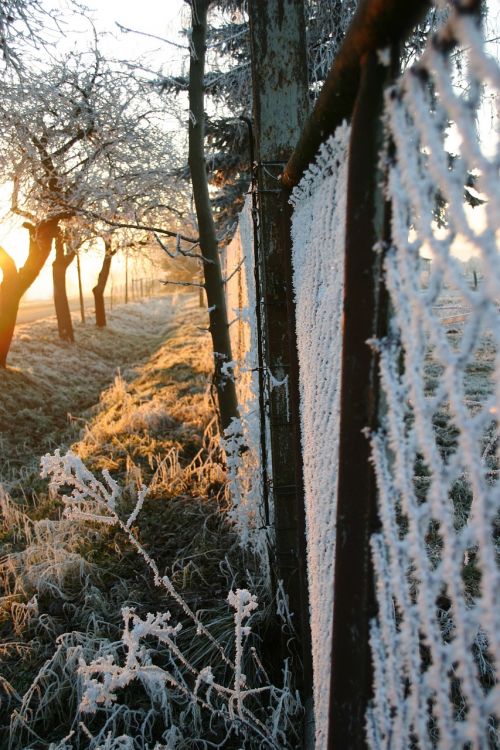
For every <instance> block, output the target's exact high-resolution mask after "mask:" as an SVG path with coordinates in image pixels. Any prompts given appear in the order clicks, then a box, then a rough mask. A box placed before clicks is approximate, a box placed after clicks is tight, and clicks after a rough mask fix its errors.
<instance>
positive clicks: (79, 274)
mask: <svg viewBox="0 0 500 750" xmlns="http://www.w3.org/2000/svg"><path fill="white" fill-rule="evenodd" d="M76 268H77V271H78V296H79V298H80V317H81V320H82V324H83V325H85V304H84V301H83V288H82V271H81V268H80V253H77V254H76Z"/></svg>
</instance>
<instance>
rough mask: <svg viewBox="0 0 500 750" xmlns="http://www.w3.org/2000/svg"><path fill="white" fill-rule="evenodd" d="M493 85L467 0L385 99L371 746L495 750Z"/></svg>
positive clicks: (499, 389)
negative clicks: (384, 331)
mask: <svg viewBox="0 0 500 750" xmlns="http://www.w3.org/2000/svg"><path fill="white" fill-rule="evenodd" d="M462 5H464V4H462ZM457 45H458V46H457ZM457 61H458V62H459V63H460V69H457ZM484 85H487V86H488V87H489V89H490V90H491V92H493V93H497V94H498V92H499V90H500V72H499V70H498V67H497V65H496V63H495V62H494V61H493V60H491V59H490V58H488V57H487V56H486V54H485V52H484V48H483V43H482V39H481V34H480V31H479V29H478V26H477V23H476V19H475V17H474V16H473V15H472V14H471V13H469V12H468V11H467V10H466V9H464V8H463V7H461V6H460V4H456V7H455V9H454V10H453V11H451V12H450V15H449V17H448V18H447V20H446V21H445V22H444V23H443V25H442V27H441V28H440V29H439V30H438V32H437V33H436V34H435V35H434V36H433V37H432V39H430V40H429V43H428V45H427V48H426V49H425V51H424V53H423V55H422V57H421V59H420V60H419V61H418V62H417V63H415V64H414V65H413V66H412V67H411V68H409V69H408V70H407V71H406V72H405V74H404V75H403V76H402V77H401V78H400V80H399V81H398V82H397V84H396V85H395V86H394V87H393V88H391V90H390V91H388V92H387V97H386V128H387V137H388V140H389V141H391V142H392V144H393V150H394V158H393V159H392V161H391V163H390V164H389V168H388V187H387V190H388V197H389V198H390V201H391V204H392V211H393V219H392V242H393V246H392V247H391V248H390V249H389V250H388V252H387V256H386V261H385V268H386V283H387V286H388V289H389V293H390V297H391V303H392V307H393V315H392V320H391V332H390V334H389V336H388V337H387V338H386V339H384V340H383V341H378V342H374V345H375V346H376V347H377V348H378V350H379V352H380V374H381V382H382V390H383V393H384V400H385V404H386V409H385V414H384V416H383V418H382V426H381V428H380V429H379V431H378V433H377V434H375V435H373V436H372V446H373V461H374V466H375V471H376V475H377V482H378V492H379V513H380V519H381V526H382V528H381V531H380V533H378V534H377V535H375V536H374V537H373V539H372V549H373V560H374V567H375V574H376V582H377V599H378V607H379V614H378V618H377V621H376V622H374V623H373V624H372V631H371V645H372V654H373V661H374V669H375V680H374V699H373V703H372V705H371V706H370V708H369V711H368V714H367V734H368V741H369V745H370V747H372V748H394V749H396V748H400V749H401V750H403V749H406V748H410V747H411V748H428V747H434V746H439V747H440V748H450V749H451V748H458V747H474V748H488V747H497V746H498V745H497V744H496V743H498V736H497V734H496V730H497V725H498V713H497V712H498V705H499V700H498V698H499V693H498V688H497V687H496V686H495V673H496V665H497V664H498V660H499V657H500V640H499V638H500V612H499V609H498V606H497V604H496V597H497V596H498V591H499V582H500V581H499V568H498V562H497V558H496V554H497V552H498V541H499V539H498V530H499V528H498V520H499V494H500V493H499V484H498V460H497V459H498V456H497V452H496V444H497V437H498V421H497V418H498V404H499V396H500V385H499V383H500V378H499V373H500V358H499V351H500V349H499V343H500V341H499V339H500V325H499V314H498V313H499V308H498V304H499V301H500V256H499V252H498V239H499V235H498V231H499V220H500V193H499V182H498V164H499V160H498V147H497V144H496V138H497V135H496V134H494V135H491V134H490V135H486V134H485V132H484V127H483V132H479V131H478V127H479V130H480V129H481V127H482V126H484V122H481V108H480V107H481V96H480V94H481V89H482V87H483V86H484ZM495 125H496V126H498V120H497V121H496V123H495ZM492 139H494V140H495V147H496V148H495V149H492V148H491V145H492V143H491V141H492Z"/></svg>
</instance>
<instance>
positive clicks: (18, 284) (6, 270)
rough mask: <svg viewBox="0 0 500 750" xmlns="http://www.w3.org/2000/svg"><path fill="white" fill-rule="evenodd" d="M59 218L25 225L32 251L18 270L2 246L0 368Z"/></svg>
mask: <svg viewBox="0 0 500 750" xmlns="http://www.w3.org/2000/svg"><path fill="white" fill-rule="evenodd" d="M57 226H58V219H48V220H47V221H41V222H40V223H39V224H37V225H36V226H33V225H32V224H24V227H25V228H26V229H28V231H29V237H30V239H29V254H28V258H27V260H26V263H25V264H24V266H23V267H22V268H20V269H19V271H18V270H17V268H16V265H15V263H14V261H13V260H12V258H11V257H10V255H9V254H8V253H7V252H6V250H4V249H3V248H0V268H1V269H2V272H3V281H2V284H1V285H0V367H6V366H7V355H8V353H9V349H10V345H11V342H12V336H13V334H14V328H15V325H16V320H17V311H18V309H19V303H20V301H21V298H22V296H23V294H24V293H25V292H26V291H27V290H28V289H29V287H30V286H31V285H32V283H33V282H34V281H35V279H36V277H37V276H38V274H39V273H40V271H41V270H42V268H43V266H44V263H45V261H46V260H47V258H48V257H49V255H50V251H51V248H52V240H53V239H54V237H55V235H56V232H57Z"/></svg>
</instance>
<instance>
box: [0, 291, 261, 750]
mask: <svg viewBox="0 0 500 750" xmlns="http://www.w3.org/2000/svg"><path fill="white" fill-rule="evenodd" d="M206 319H207V315H206V310H205V309H200V308H199V307H198V302H197V299H194V297H193V296H191V295H182V296H180V297H179V298H178V299H177V300H176V301H175V300H173V298H172V297H164V298H161V299H156V300H151V301H148V302H147V303H144V304H140V303H135V304H131V305H128V306H123V307H121V308H118V309H117V310H115V311H114V312H113V313H112V314H111V315H110V319H109V327H108V328H107V329H106V330H97V329H95V328H94V327H93V326H90V325H87V326H85V327H84V326H81V325H78V326H77V327H76V344H75V345H70V344H65V343H62V342H59V341H58V340H57V338H56V333H55V331H56V327H55V326H56V324H55V320H54V319H51V320H45V321H40V322H38V323H32V324H29V325H26V326H20V327H19V328H18V332H17V336H16V339H15V341H14V344H13V347H12V352H11V357H10V367H9V369H8V370H6V371H4V372H0V387H1V392H2V400H1V405H0V430H1V434H2V456H3V460H2V465H1V468H0V482H1V483H2V487H3V489H2V490H1V491H0V500H1V506H2V516H1V533H0V544H1V548H2V559H1V563H0V576H1V579H2V583H3V596H2V598H1V600H0V636H1V641H2V642H3V646H2V650H1V652H0V692H1V693H2V695H1V697H2V703H1V708H0V710H1V719H0V745H2V746H6V745H7V744H8V743H10V744H9V747H10V748H12V750H21V748H22V749H27V748H28V747H29V748H32V750H35V748H36V750H39V749H40V750H41V748H48V747H49V744H50V742H54V743H55V744H54V745H53V746H52V747H54V748H61V749H62V748H63V747H64V748H66V745H63V744H60V742H61V740H62V738H63V737H65V736H66V735H68V734H69V733H71V732H72V731H73V732H75V735H74V736H73V738H72V739H71V742H72V743H73V742H74V743H75V744H74V745H73V744H68V745H67V747H68V748H70V747H75V748H81V747H89V748H91V747H92V748H94V747H101V744H99V743H100V741H98V739H97V738H106V736H107V734H106V733H107V732H108V730H109V726H108V724H109V722H110V721H111V723H112V729H113V737H115V736H117V735H121V734H123V735H130V736H134V737H135V738H136V739H135V740H134V743H136V744H134V745H133V747H143V748H146V747H153V746H154V743H155V741H156V740H158V739H161V738H162V737H163V734H162V732H163V731H164V729H165V722H166V721H167V719H166V713H167V714H168V717H167V718H168V722H170V723H171V724H172V726H173V725H176V723H177V724H178V726H179V727H180V729H179V737H181V736H182V731H184V730H182V726H183V722H184V723H185V722H186V720H187V719H186V716H187V715H188V714H189V712H190V711H192V710H193V708H192V706H191V707H190V701H189V700H186V696H185V695H184V694H183V693H182V690H181V689H180V688H179V689H178V690H177V692H175V691H173V692H172V695H173V694H174V693H175V697H174V698H172V696H171V695H170V694H169V698H168V700H169V701H170V705H169V706H168V710H167V708H165V706H163V708H162V709H161V710H160V709H159V708H157V711H156V713H151V711H149V709H150V708H151V701H152V698H151V696H149V698H148V696H147V694H145V691H144V690H138V689H137V687H136V688H135V689H131V688H128V689H127V690H124V691H121V693H120V696H119V701H122V699H123V701H124V703H127V702H128V703H127V706H128V707H127V708H126V709H124V710H123V712H121V713H120V711H115V712H114V713H113V711H111V714H110V710H107V711H104V712H102V711H101V714H98V715H97V717H92V716H90V717H89V718H88V719H87V718H85V724H84V725H82V724H78V722H76V720H75V717H76V716H77V704H78V700H79V697H78V694H77V691H78V689H79V690H81V684H80V683H79V682H78V680H77V679H76V670H77V665H78V660H82V659H83V660H85V661H86V662H87V663H88V662H89V661H90V660H91V659H92V658H94V657H95V656H96V654H101V653H102V654H109V649H111V650H113V648H114V649H115V650H114V651H113V653H114V654H115V657H116V659H117V660H118V659H119V658H120V657H121V655H122V652H121V651H120V649H118V651H117V650H116V644H117V643H118V642H119V638H120V635H121V630H122V626H123V623H122V609H123V607H131V608H133V609H134V611H135V612H137V613H138V615H140V616H144V615H145V614H146V613H147V612H148V611H149V612H153V613H154V612H158V611H162V612H165V611H166V609H167V607H168V610H169V611H170V612H171V615H172V619H173V620H174V621H177V619H179V620H180V619H182V616H183V614H184V613H183V612H182V607H183V606H184V603H185V604H187V606H188V607H189V608H191V610H192V611H196V612H197V613H198V614H197V617H198V618H199V622H198V625H197V626H196V627H194V625H193V624H191V625H189V624H188V626H187V627H185V628H184V630H183V631H182V632H181V634H180V636H179V637H178V639H177V641H176V643H177V645H178V647H179V648H180V649H181V650H182V652H183V654H184V656H183V658H184V657H186V658H188V659H189V663H190V664H191V665H195V667H196V669H198V668H199V669H202V668H203V667H204V666H205V663H206V661H207V659H208V661H209V662H210V663H211V662H212V661H213V653H212V652H214V651H216V650H217V645H216V643H215V640H214V641H213V642H212V641H211V642H209V643H207V642H205V643H203V641H201V640H200V639H199V638H197V637H196V633H195V630H198V631H199V630H200V628H203V627H205V626H208V627H209V628H210V633H211V634H213V636H214V639H216V640H217V641H218V642H221V643H224V648H225V649H227V653H228V654H230V653H231V651H232V649H233V648H234V635H233V614H234V613H232V612H231V611H230V608H229V607H228V604H227V601H226V597H227V592H228V590H230V589H231V588H236V587H237V586H238V585H243V583H244V581H243V578H244V577H248V576H250V577H253V580H254V582H255V584H256V587H257V588H258V575H257V574H256V572H255V563H254V561H253V559H252V557H251V555H248V554H246V553H244V552H243V551H242V550H241V548H240V546H239V545H238V543H237V539H236V536H235V534H234V532H233V531H232V529H231V528H230V526H229V525H228V523H227V521H226V516H225V513H224V510H225V509H226V507H227V502H228V498H227V487H226V476H225V469H224V461H223V456H222V454H221V451H220V448H219V443H218V439H217V428H216V419H215V418H214V408H213V403H212V400H211V395H210V391H211V386H210V375H209V374H210V367H211V356H210V349H209V339H208V335H207V332H206ZM99 396H100V398H99ZM56 447H61V452H62V453H64V452H65V450H66V449H67V448H69V447H71V450H72V452H73V453H75V454H76V455H77V456H79V457H80V458H81V459H82V460H83V461H84V462H85V465H86V466H87V467H88V468H89V469H90V470H91V471H93V472H94V473H95V475H96V477H100V476H101V475H100V472H101V471H102V470H109V472H110V474H111V476H112V477H113V479H114V480H116V481H117V482H118V484H119V485H120V487H121V488H122V494H121V497H120V500H119V506H118V512H119V513H120V514H122V515H123V514H124V516H125V517H126V515H127V513H129V512H130V508H132V507H133V503H134V501H135V498H136V496H137V491H138V490H140V488H141V486H142V485H143V484H144V485H148V486H149V492H148V495H147V498H146V501H145V503H144V506H143V508H142V511H141V514H140V518H139V519H138V520H137V521H136V522H134V524H133V526H132V533H133V534H134V535H135V538H136V539H137V540H138V543H140V544H142V545H143V546H144V547H145V549H146V550H147V553H148V554H149V555H151V557H153V558H154V559H155V560H156V564H157V565H158V569H159V573H160V574H161V575H163V574H166V575H168V576H169V579H170V581H171V582H172V583H173V584H174V585H175V587H176V589H177V590H178V591H179V592H180V594H181V595H182V597H183V603H181V604H179V602H178V601H176V600H172V597H169V596H168V592H165V590H164V589H162V588H161V587H160V588H158V587H155V585H154V580H153V577H152V576H151V571H150V570H149V569H148V566H147V564H145V563H144V560H141V559H140V558H138V556H137V554H136V551H134V548H133V546H132V545H131V544H130V541H129V539H128V538H127V533H126V532H125V533H124V530H123V529H120V528H116V527H114V526H106V525H104V526H103V525H102V524H101V525H99V524H97V523H87V522H86V523H83V522H78V521H74V520H65V519H64V518H62V516H61V508H62V502H61V498H60V494H59V495H54V493H51V492H50V491H49V490H48V488H47V482H46V480H41V479H40V478H39V468H38V465H37V464H38V460H39V457H40V456H41V455H42V454H44V453H46V452H53V451H54V449H55V448H56ZM252 571H253V573H252ZM264 615H265V613H263V612H261V613H259V614H256V615H255V617H254V619H255V621H256V622H258V621H259V618H260V620H261V621H262V622H263V621H264V619H265V618H264ZM252 637H253V636H252ZM252 637H250V641H249V643H250V645H256V644H257V640H255V641H253V640H252ZM256 637H257V636H256ZM113 644H114V645H113ZM148 646H150V647H151V652H150V655H149V656H148V658H150V659H152V658H154V659H156V660H157V662H158V663H159V664H161V665H163V667H164V668H165V665H166V664H170V662H171V660H172V654H171V653H170V652H168V650H167V649H166V648H165V647H164V646H163V647H162V646H161V644H156V645H155V646H153V645H152V644H149V643H148ZM148 653H149V652H148ZM258 663H259V662H258V661H255V660H254V661H253V662H252V663H251V664H249V665H248V670H247V671H248V676H251V675H253V676H255V674H256V673H258V671H259V669H260V667H259V666H256V665H258ZM170 668H171V667H170ZM222 671H223V669H220V670H219V673H217V677H218V679H221V680H222V679H223V678H224V675H222ZM179 679H180V678H179ZM182 679H184V678H182ZM78 685H79V687H78ZM181 687H182V686H181ZM186 688H189V689H191V690H192V689H193V685H192V684H190V682H189V676H188V678H187V682H186ZM146 693H147V691H146ZM179 696H180V697H179ZM80 697H81V694H80ZM153 702H154V701H153ZM165 712H166V713H165ZM186 712H187V713H186ZM111 715H112V719H111V718H110V716H111ZM183 716H184V718H183ZM80 718H81V717H80ZM192 718H193V717H192ZM193 720H194V719H193ZM198 720H200V721H201V719H200V717H199V716H198V718H197V719H196V721H198ZM219 724H220V725H219ZM219 724H218V723H217V721H215V722H214V721H213V720H212V722H211V727H210V729H209V735H210V739H211V740H212V741H216V742H217V741H218V742H220V741H221V733H223V732H224V731H225V729H223V725H222V723H221V722H220V721H219ZM82 726H83V728H82ZM200 726H201V725H200ZM172 731H173V730H172ZM175 731H177V728H176V729H175ZM194 731H195V730H194V729H192V730H189V732H188V734H187V735H186V744H183V741H182V740H179V739H178V744H176V745H175V747H179V748H180V747H193V746H194V745H192V744H190V743H192V739H190V738H192V736H193V735H192V734H191V733H192V732H194ZM196 731H198V732H199V733H200V735H201V734H203V732H202V729H201V728H198V729H197V730H196ZM203 731H204V730H203ZM82 732H83V734H82ZM139 734H140V736H139ZM204 736H205V735H204ZM90 738H93V739H90ZM138 738H139V739H138ZM141 738H142V739H141ZM207 738H208V737H207ZM163 739H164V737H163ZM176 741H177V740H176ZM68 742H69V740H68ZM234 742H235V743H236V744H233V742H232V740H231V739H228V740H227V742H225V744H224V747H228V748H230V747H239V746H241V742H240V741H239V740H236V739H235V740H234ZM3 743H5V745H4V744H3ZM141 743H142V744H141ZM148 743H150V744H148ZM172 746H174V745H172ZM251 746H253V745H251V744H250V745H248V747H251ZM255 746H256V747H257V746H260V745H259V744H258V743H257V744H256V745H255ZM270 746H272V745H270ZM103 747H104V745H103ZM106 747H107V746H106ZM110 747H111V746H110ZM113 747H114V745H113ZM117 747H118V746H117ZM123 747H125V745H123ZM127 747H128V746H127ZM130 747H132V745H131V746H130Z"/></svg>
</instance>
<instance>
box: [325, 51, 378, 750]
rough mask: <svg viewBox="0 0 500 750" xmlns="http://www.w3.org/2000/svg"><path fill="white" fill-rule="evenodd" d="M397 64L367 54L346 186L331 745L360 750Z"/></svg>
mask: <svg viewBox="0 0 500 750" xmlns="http://www.w3.org/2000/svg"><path fill="white" fill-rule="evenodd" d="M387 77H388V69H387V68H384V67H383V66H381V65H379V64H378V63H377V58H376V55H375V54H374V53H369V54H367V55H365V57H364V59H363V61H362V74H361V82H360V87H359V91H358V97H357V101H356V105H355V109H354V113H353V118H352V131H351V142H350V150H349V176H348V187H347V218H346V247H345V287H344V324H343V325H344V332H343V352H342V376H341V408H340V441H339V477H338V498H337V531H336V555H335V582H334V611H333V643H332V672H331V688H330V720H329V740H328V747H329V748H335V750H345V749H346V748H349V750H361V748H364V747H365V746H366V745H365V738H364V726H365V722H364V717H365V711H366V706H367V703H368V701H369V699H370V696H371V689H372V670H371V657H370V647H369V622H370V619H371V618H372V617H373V616H374V615H375V597H374V591H373V574H372V568H371V560H370V546H369V541H370V536H371V534H372V533H373V531H374V530H375V528H376V525H377V514H376V486H375V476H374V471H373V467H372V464H371V461H370V444H369V440H368V437H367V435H366V434H365V432H364V430H365V428H367V427H368V428H373V427H374V426H375V425H376V421H377V412H378V371H377V365H376V359H375V354H374V352H372V350H371V349H370V347H369V345H368V344H367V340H368V339H370V338H372V337H373V336H376V335H379V334H380V332H381V325H382V324H381V322H380V321H381V320H382V318H383V319H385V316H386V313H385V294H384V292H383V290H382V286H381V270H380V255H377V253H376V252H375V251H374V245H375V243H376V242H377V241H379V240H381V239H383V237H384V227H385V219H384V215H385V204H384V197H383V194H382V188H381V173H380V171H379V158H380V152H381V149H382V146H383V132H382V123H381V119H380V118H381V113H382V108H383V89H384V84H385V83H386V80H387Z"/></svg>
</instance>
